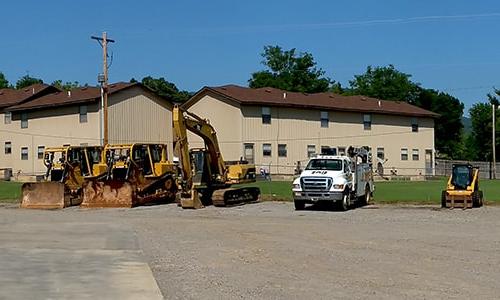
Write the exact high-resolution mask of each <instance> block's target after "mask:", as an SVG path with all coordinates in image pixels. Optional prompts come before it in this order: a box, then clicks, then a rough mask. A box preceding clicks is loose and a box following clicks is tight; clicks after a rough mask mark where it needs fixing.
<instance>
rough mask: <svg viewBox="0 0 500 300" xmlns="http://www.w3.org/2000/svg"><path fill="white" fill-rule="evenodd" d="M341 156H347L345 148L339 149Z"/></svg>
mask: <svg viewBox="0 0 500 300" xmlns="http://www.w3.org/2000/svg"><path fill="white" fill-rule="evenodd" d="M339 155H345V147H339Z"/></svg>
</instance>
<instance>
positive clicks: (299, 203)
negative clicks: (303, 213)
mask: <svg viewBox="0 0 500 300" xmlns="http://www.w3.org/2000/svg"><path fill="white" fill-rule="evenodd" d="M293 204H294V205H295V210H304V208H306V202H305V201H302V200H295V201H293Z"/></svg>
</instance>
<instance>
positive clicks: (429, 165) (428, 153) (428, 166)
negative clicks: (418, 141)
mask: <svg viewBox="0 0 500 300" xmlns="http://www.w3.org/2000/svg"><path fill="white" fill-rule="evenodd" d="M433 164H434V163H433V161H432V150H431V149H426V150H425V175H433V174H432V169H433V167H434V166H433Z"/></svg>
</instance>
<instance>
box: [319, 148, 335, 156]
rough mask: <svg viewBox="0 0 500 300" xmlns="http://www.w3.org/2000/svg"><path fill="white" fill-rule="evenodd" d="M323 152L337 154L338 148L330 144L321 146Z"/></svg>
mask: <svg viewBox="0 0 500 300" xmlns="http://www.w3.org/2000/svg"><path fill="white" fill-rule="evenodd" d="M321 154H323V155H337V149H336V148H331V147H330V146H321Z"/></svg>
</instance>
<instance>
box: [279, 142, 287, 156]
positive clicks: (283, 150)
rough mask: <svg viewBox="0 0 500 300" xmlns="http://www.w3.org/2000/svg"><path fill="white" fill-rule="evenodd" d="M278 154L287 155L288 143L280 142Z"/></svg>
mask: <svg viewBox="0 0 500 300" xmlns="http://www.w3.org/2000/svg"><path fill="white" fill-rule="evenodd" d="M278 156H279V157H286V144H278Z"/></svg>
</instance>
